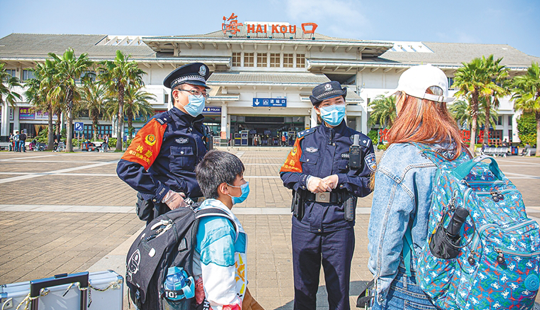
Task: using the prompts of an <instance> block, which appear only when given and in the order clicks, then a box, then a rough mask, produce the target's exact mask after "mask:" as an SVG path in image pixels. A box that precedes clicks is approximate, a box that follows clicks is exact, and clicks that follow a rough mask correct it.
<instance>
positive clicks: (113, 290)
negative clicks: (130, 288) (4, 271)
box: [0, 270, 124, 310]
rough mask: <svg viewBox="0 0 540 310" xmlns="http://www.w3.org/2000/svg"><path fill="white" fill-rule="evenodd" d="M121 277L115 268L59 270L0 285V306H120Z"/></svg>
mask: <svg viewBox="0 0 540 310" xmlns="http://www.w3.org/2000/svg"><path fill="white" fill-rule="evenodd" d="M123 292H124V278H123V277H122V276H120V275H119V274H117V273H116V272H114V271H112V270H109V271H99V272H92V273H88V271H86V272H81V273H74V274H70V275H68V274H61V275H56V276H54V277H52V278H45V279H39V280H32V281H27V282H19V283H12V284H4V285H1V286H0V309H2V310H9V309H13V310H16V309H19V310H22V309H31V310H38V309H39V310H60V309H62V310H64V309H66V310H77V309H81V310H83V309H84V310H92V309H95V310H102V309H107V310H122V307H123Z"/></svg>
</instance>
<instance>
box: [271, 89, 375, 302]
mask: <svg viewBox="0 0 540 310" xmlns="http://www.w3.org/2000/svg"><path fill="white" fill-rule="evenodd" d="M346 95H347V89H346V88H342V87H341V85H340V84H339V82H335V81H333V82H327V83H323V84H320V85H318V86H316V87H315V88H314V89H313V91H312V96H310V97H309V98H310V100H311V103H312V104H313V106H314V109H315V112H316V113H317V115H318V117H319V119H320V122H321V123H322V125H320V126H317V127H314V128H311V129H309V130H305V131H302V132H299V133H298V138H297V139H296V142H295V144H294V147H293V149H292V151H291V152H290V154H289V156H288V157H287V159H286V160H285V164H283V166H282V167H281V171H280V172H281V179H282V180H283V184H284V185H285V186H286V187H287V188H289V189H292V190H293V206H294V216H293V218H292V232H291V235H292V249H293V250H292V252H293V269H294V309H315V308H316V306H317V301H316V295H317V289H318V286H319V275H320V269H321V264H322V267H323V270H324V277H325V281H326V290H327V292H328V304H329V308H330V309H349V308H350V305H349V282H350V274H351V260H352V256H353V252H354V243H355V238H354V224H355V221H354V213H355V208H356V198H357V197H365V196H367V195H369V193H371V188H370V186H369V183H370V176H371V174H372V173H373V172H374V171H375V169H376V161H375V154H374V152H373V144H372V143H371V140H370V139H369V138H368V137H367V136H366V135H364V134H362V133H360V132H358V131H356V130H353V129H351V128H349V127H347V124H346V122H345V120H344V117H345V111H346V103H345V97H346ZM355 135H358V138H359V143H360V145H359V146H358V148H359V153H358V155H359V157H358V158H357V161H356V163H357V164H358V165H350V162H349V159H348V156H349V155H350V153H351V152H350V150H351V147H352V144H353V137H354V136H355ZM346 204H347V205H348V207H347V206H346ZM347 211H349V212H347Z"/></svg>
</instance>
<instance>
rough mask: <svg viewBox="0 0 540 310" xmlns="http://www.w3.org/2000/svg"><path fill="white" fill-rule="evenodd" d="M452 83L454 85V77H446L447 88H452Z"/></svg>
mask: <svg viewBox="0 0 540 310" xmlns="http://www.w3.org/2000/svg"><path fill="white" fill-rule="evenodd" d="M452 85H454V78H451V77H449V78H448V89H454V88H453V87H452Z"/></svg>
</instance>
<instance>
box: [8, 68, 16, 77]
mask: <svg viewBox="0 0 540 310" xmlns="http://www.w3.org/2000/svg"><path fill="white" fill-rule="evenodd" d="M6 73H7V74H9V75H11V76H12V77H16V74H17V72H15V69H6Z"/></svg>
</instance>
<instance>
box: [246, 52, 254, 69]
mask: <svg viewBox="0 0 540 310" xmlns="http://www.w3.org/2000/svg"><path fill="white" fill-rule="evenodd" d="M254 58H255V53H244V67H253V66H255V59H254Z"/></svg>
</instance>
